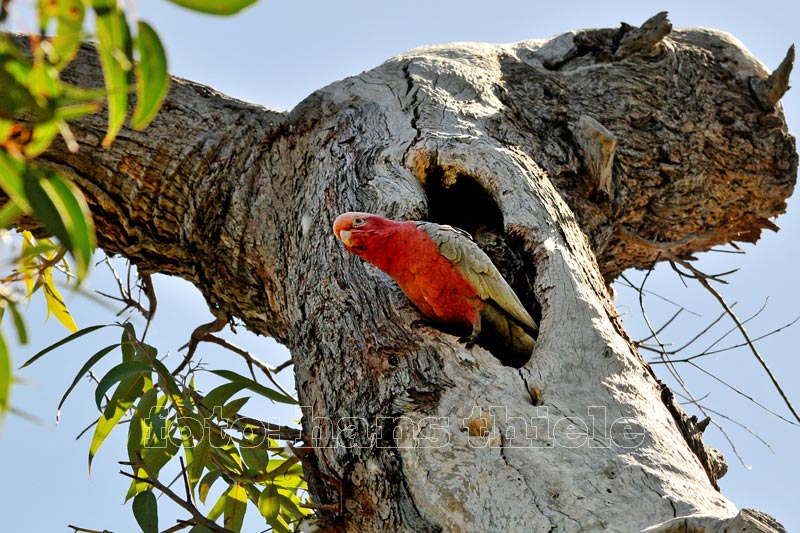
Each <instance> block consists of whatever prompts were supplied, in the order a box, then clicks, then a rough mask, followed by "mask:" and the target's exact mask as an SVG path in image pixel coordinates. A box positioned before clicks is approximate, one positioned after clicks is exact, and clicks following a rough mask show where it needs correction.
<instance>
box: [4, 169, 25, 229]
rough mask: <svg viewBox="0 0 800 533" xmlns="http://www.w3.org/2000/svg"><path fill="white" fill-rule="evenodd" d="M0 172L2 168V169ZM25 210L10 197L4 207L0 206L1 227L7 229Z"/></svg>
mask: <svg viewBox="0 0 800 533" xmlns="http://www.w3.org/2000/svg"><path fill="white" fill-rule="evenodd" d="M0 172H2V170H1V169H0ZM22 213H23V211H22V209H20V207H19V206H18V205H17V202H15V201H14V200H11V199H9V200H8V201H7V202H6V204H5V205H4V206H3V207H0V229H7V228H10V227H11V224H13V223H14V222H16V220H17V219H18V218H19V217H20V215H22Z"/></svg>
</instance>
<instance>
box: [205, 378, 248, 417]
mask: <svg viewBox="0 0 800 533" xmlns="http://www.w3.org/2000/svg"><path fill="white" fill-rule="evenodd" d="M245 387H247V384H245V383H224V384H222V385H220V386H219V387H216V388H215V389H212V390H210V391H209V392H208V394H206V395H205V397H204V398H203V405H205V406H206V407H208V408H209V409H211V410H212V411H214V410H215V409H216V408H217V407H222V406H223V405H225V404H226V403H227V402H228V399H229V398H230V397H231V396H233V395H234V394H236V393H237V392H239V391H240V390H242V389H244V388H245Z"/></svg>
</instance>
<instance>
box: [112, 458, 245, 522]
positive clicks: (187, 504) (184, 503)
mask: <svg viewBox="0 0 800 533" xmlns="http://www.w3.org/2000/svg"><path fill="white" fill-rule="evenodd" d="M136 458H137V459H138V461H136V462H127V461H123V462H120V464H121V465H124V466H131V467H136V468H141V469H142V470H144V471H145V473H146V474H147V477H146V478H143V477H140V476H137V475H135V474H131V473H129V472H125V471H124V470H120V471H119V473H120V474H122V475H123V476H125V477H129V478H131V479H133V480H136V481H141V482H143V483H147V484H148V485H152V486H153V488H156V489H158V490H159V491H161V493H162V494H164V495H165V496H167V497H168V498H169V499H170V500H172V501H173V502H175V503H177V504H178V505H180V506H181V507H183V508H184V509H185V510H186V511H188V512H189V514H191V515H192V518H193V519H194V522H195V525H202V526H205V527H207V528H208V529H210V530H211V531H216V532H218V533H233V532H232V531H231V530H230V529H228V528H225V527H223V526H221V525H219V524H217V523H216V522H214V521H213V520H209V519H208V518H207V517H206V516H205V515H204V514H203V513H201V512H200V511H199V510H198V509H197V507H195V506H194V504H193V503H192V502H191V500H184V499H183V498H181V497H180V496H178V495H177V494H175V493H174V492H172V490H171V489H170V488H169V487H167V486H166V485H164V484H163V483H161V482H160V481H159V480H158V477H157V476H155V475H154V474H153V471H152V470H151V469H150V467H149V466H147V463H145V462H144V460H143V459H142V454H141V453H140V452H138V451H137V452H136Z"/></svg>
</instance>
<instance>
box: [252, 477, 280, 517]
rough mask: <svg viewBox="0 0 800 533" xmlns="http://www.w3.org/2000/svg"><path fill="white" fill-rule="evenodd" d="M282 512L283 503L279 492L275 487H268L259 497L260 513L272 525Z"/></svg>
mask: <svg viewBox="0 0 800 533" xmlns="http://www.w3.org/2000/svg"><path fill="white" fill-rule="evenodd" d="M280 510H281V502H280V500H279V499H278V491H277V490H276V489H275V485H272V484H270V485H267V486H266V487H264V490H263V491H261V496H259V497H258V512H259V513H261V516H263V517H264V518H266V519H267V522H269V523H270V524H272V522H274V521H275V519H276V518H278V513H279V512H280Z"/></svg>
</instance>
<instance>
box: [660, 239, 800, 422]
mask: <svg viewBox="0 0 800 533" xmlns="http://www.w3.org/2000/svg"><path fill="white" fill-rule="evenodd" d="M664 253H665V254H666V256H667V257H668V258H669V260H670V261H671V262H674V263H678V264H680V265H681V266H683V267H684V268H686V269H687V270H689V271H690V272H692V273H693V274H695V275H696V276H697V281H698V282H699V283H700V284H701V285H702V286H703V287H704V288H705V289H706V290H707V291H708V292H710V293H711V295H712V296H714V298H716V300H717V301H718V302H719V304H720V305H721V306H722V308H723V309H724V310H725V312H726V313H728V316H730V317H731V320H733V322H734V323H735V324H736V327H738V328H739V331H740V332H741V333H742V337H744V339H745V341H746V342H747V346H748V347H749V348H750V351H751V352H752V354H753V356H754V357H755V358H756V360H757V361H758V362H759V364H760V365H761V367H762V368H763V369H764V372H766V373H767V375H768V376H769V379H770V380H772V384H773V386H774V387H775V390H777V391H778V394H780V396H781V398H782V399H783V401H784V403H785V404H786V407H788V408H789V411H791V413H792V414H793V415H794V417H795V419H796V420H797V421H798V422H800V415H798V414H797V411H795V409H794V406H793V405H792V402H791V401H789V398H788V397H787V396H786V393H785V392H784V391H783V387H781V384H780V383H778V378H776V377H775V374H773V373H772V370H770V368H769V366H768V365H767V362H766V361H765V360H764V358H763V357H761V354H760V353H759V352H758V350H757V349H756V347H755V345H754V344H753V341H752V340H750V336H749V335H748V333H747V330H746V329H745V328H744V325H743V324H742V323H741V322H740V321H739V318H738V317H737V316H736V314H735V313H734V312H733V311H732V310H731V308H730V307H728V304H727V303H726V302H725V299H724V298H723V297H722V295H720V293H719V292H717V290H716V289H714V287H712V286H711V284H710V283H709V282H708V279H709V278H707V277H704V274H703V273H702V272H700V271H699V270H697V269H696V268H695V267H694V266H692V265H691V264H690V263H689V262H688V261H684V260H683V259H680V258H678V257H677V256H675V255H674V254H673V253H671V252H669V251H666V252H664Z"/></svg>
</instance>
